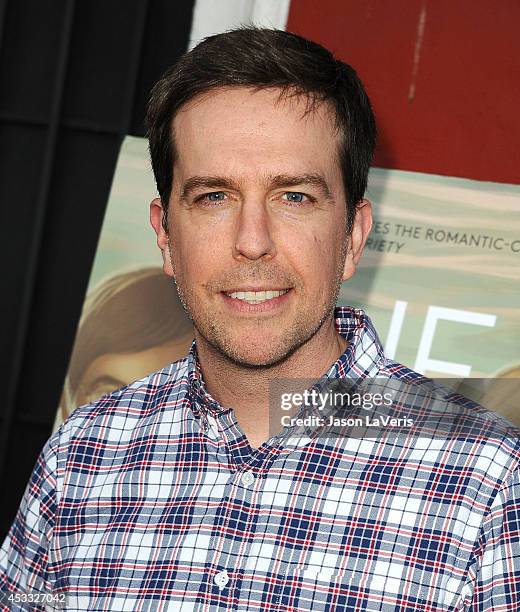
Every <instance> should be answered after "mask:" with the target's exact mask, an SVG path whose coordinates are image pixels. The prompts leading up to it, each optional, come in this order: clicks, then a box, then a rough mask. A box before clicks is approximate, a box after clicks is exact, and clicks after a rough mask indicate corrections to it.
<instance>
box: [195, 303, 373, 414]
mask: <svg viewBox="0 0 520 612" xmlns="http://www.w3.org/2000/svg"><path fill="white" fill-rule="evenodd" d="M334 323H335V326H336V330H337V331H338V333H339V334H341V335H342V336H343V338H345V340H347V342H348V345H347V348H346V349H345V351H344V352H343V353H342V354H341V355H340V356H339V357H338V359H337V360H336V361H335V362H334V363H333V364H332V365H331V367H330V368H329V370H328V371H327V373H326V374H325V375H324V376H323V377H322V379H321V380H322V381H324V382H326V381H327V380H328V379H334V378H350V379H354V380H356V381H358V380H361V379H364V378H367V377H373V376H375V375H376V374H377V372H378V371H379V370H380V369H381V367H382V366H383V363H384V360H385V356H384V351H383V347H382V345H381V341H380V340H379V337H378V335H377V332H376V330H375V328H374V326H373V324H372V321H371V320H370V318H369V317H368V315H367V314H366V313H365V312H364V311H363V310H361V309H359V308H352V307H350V306H338V307H336V308H335V309H334ZM188 382H189V389H190V393H191V395H192V397H194V398H195V399H196V400H197V402H196V403H197V404H198V407H197V406H193V410H194V412H195V414H198V411H199V409H201V410H203V411H207V412H209V413H210V414H212V415H213V416H215V417H216V416H218V415H222V414H224V413H226V412H229V411H230V410H231V408H224V407H222V406H221V405H220V404H219V402H217V400H215V399H214V398H213V397H212V396H211V395H210V394H209V393H208V391H207V389H206V385H205V383H204V378H203V376H202V371H201V367H200V362H199V359H198V355H197V345H196V342H195V340H194V341H193V343H192V345H191V348H190V351H189V354H188ZM324 382H322V384H324ZM320 386H321V385H320Z"/></svg>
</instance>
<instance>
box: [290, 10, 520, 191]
mask: <svg viewBox="0 0 520 612" xmlns="http://www.w3.org/2000/svg"><path fill="white" fill-rule="evenodd" d="M421 12H422V13H423V18H424V35H423V38H422V45H421V46H420V57H419V62H418V63H417V66H416V70H417V73H416V79H415V97H414V98H413V99H412V100H409V92H410V84H411V81H412V75H413V68H414V55H415V49H416V44H417V37H418V25H419V21H420V16H421ZM287 30H290V31H293V32H296V33H298V34H301V35H303V36H306V37H308V38H311V39H312V40H315V41H316V42H319V43H321V44H323V45H325V46H326V47H328V48H329V49H331V50H332V51H333V52H334V53H335V54H336V55H337V56H338V57H340V58H341V59H342V60H344V61H346V62H348V63H349V64H352V66H353V67H354V68H355V69H356V70H357V72H358V73H359V75H360V77H361V78H362V80H363V82H364V84H365V86H366V89H367V91H368V94H369V96H370V98H371V100H372V103H373V106H374V110H375V112H376V117H377V123H378V129H379V132H380V137H379V145H378V150H377V154H376V160H375V165H376V166H380V167H386V168H399V169H402V170H414V171H419V172H428V173H434V174H445V175H450V176H461V177H468V178H474V179H480V180H490V181H499V182H506V183H520V153H519V149H520V2H519V1H518V0H471V1H469V0H429V1H427V0H392V2H385V1H384V0H379V1H372V2H370V1H368V0H364V1H359V0H358V1H357V2H355V1H353V0H320V1H319V2H318V1H316V0H292V2H291V9H290V14H289V20H288V24H287Z"/></svg>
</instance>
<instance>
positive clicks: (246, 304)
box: [152, 87, 355, 366]
mask: <svg viewBox="0 0 520 612" xmlns="http://www.w3.org/2000/svg"><path fill="white" fill-rule="evenodd" d="M306 102H307V101H306V99H305V98H302V97H299V96H298V97H296V96H295V97H290V98H284V99H282V100H280V99H279V91H278V90H260V91H256V92H255V91H254V90H252V89H249V88H242V87H240V88H225V89H218V90H216V91H213V92H210V93H207V94H205V95H203V96H200V97H198V98H196V99H195V100H193V101H191V102H189V103H188V104H186V105H185V106H184V107H183V108H182V109H181V110H180V111H179V112H178V113H177V115H176V117H175V119H174V122H173V131H174V138H175V147H176V151H177V159H176V161H175V164H174V169H173V176H174V180H173V185H172V192H171V197H170V201H169V210H168V229H169V236H167V235H166V234H165V233H164V232H162V231H161V228H160V224H159V223H158V219H159V206H158V204H157V202H156V203H155V218H154V207H153V203H152V223H153V225H154V227H155V229H156V231H157V232H158V242H159V245H160V246H161V248H162V251H163V258H164V268H165V271H166V273H167V274H169V275H171V276H173V277H174V278H175V281H176V284H177V287H178V290H179V295H180V297H181V300H182V301H183V303H184V305H185V308H186V309H187V311H188V313H189V315H190V317H191V319H192V320H193V322H194V325H195V328H196V330H197V332H198V335H199V338H197V340H198V341H206V342H208V343H209V344H210V345H211V346H213V347H214V348H216V349H217V350H218V351H219V352H220V353H221V354H224V355H226V356H227V357H228V358H229V359H231V360H232V361H234V362H236V363H240V364H242V365H249V366H258V365H270V364H273V363H276V362H278V361H280V360H282V359H283V358H284V357H286V356H287V355H288V354H290V353H291V352H293V351H294V350H295V349H297V348H298V347H300V346H301V345H302V344H304V343H305V342H306V341H307V340H309V339H310V338H311V337H313V336H314V334H316V332H317V331H318V330H319V329H320V328H321V327H322V326H323V324H324V323H325V322H326V321H329V323H330V320H331V315H332V311H333V308H334V305H335V302H336V299H337V295H338V291H339V287H340V284H341V280H342V278H348V277H350V276H351V275H352V274H353V272H354V265H355V262H354V261H353V257H352V256H350V255H349V256H347V258H346V253H347V250H349V249H348V246H349V245H348V236H347V234H346V202H345V193H344V188H343V182H342V176H341V170H340V167H339V165H338V139H339V136H338V135H337V134H336V132H335V130H334V125H333V115H332V113H331V111H330V109H329V107H328V106H327V105H324V104H322V105H319V106H318V107H317V109H316V110H315V111H313V112H310V113H307V114H305V110H306ZM168 251H169V252H168ZM264 292H267V293H264ZM272 292H275V293H272Z"/></svg>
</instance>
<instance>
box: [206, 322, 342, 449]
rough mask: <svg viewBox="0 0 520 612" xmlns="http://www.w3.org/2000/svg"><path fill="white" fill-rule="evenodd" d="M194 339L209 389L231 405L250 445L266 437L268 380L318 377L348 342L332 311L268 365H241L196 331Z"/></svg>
mask: <svg viewBox="0 0 520 612" xmlns="http://www.w3.org/2000/svg"><path fill="white" fill-rule="evenodd" d="M195 339H196V341H197V353H198V357H199V363H200V366H201V370H202V374H203V377H204V382H205V384H206V388H207V390H208V392H209V393H210V395H211V396H212V397H213V398H214V399H216V400H217V401H218V402H219V403H220V404H221V405H222V406H225V407H231V408H233V410H234V412H235V415H236V418H237V421H238V423H239V425H240V427H241V429H242V431H243V432H244V433H245V435H246V436H247V438H248V440H249V443H250V445H251V446H252V447H253V448H255V447H257V446H260V444H262V442H264V441H265V440H266V439H267V438H268V437H269V382H270V381H273V380H277V379H281V378H296V379H300V378H301V379H306V378H307V379H313V380H314V379H317V378H319V377H320V376H323V375H324V374H325V373H326V372H327V371H328V369H329V368H330V366H331V365H332V364H333V363H334V362H335V361H336V360H337V359H338V357H339V356H340V355H341V354H342V353H343V352H344V351H345V349H346V347H347V344H348V343H347V341H346V340H345V339H344V338H343V337H342V336H341V335H340V334H338V332H337V331H336V329H335V326H334V319H333V315H332V314H331V316H330V317H329V318H328V319H327V320H326V321H325V322H324V324H323V325H322V326H321V327H320V329H319V330H318V331H317V332H316V333H315V334H314V335H313V336H312V337H311V338H310V339H309V340H307V342H305V343H304V344H303V345H302V346H300V347H299V348H298V349H296V350H295V351H294V352H293V353H291V354H290V355H289V356H287V358H286V359H284V360H283V361H280V362H278V363H276V364H274V365H271V366H258V367H247V366H243V365H240V364H238V363H236V362H234V361H231V360H230V359H229V358H228V357H226V356H225V355H223V354H222V353H221V352H220V351H218V350H217V349H215V348H214V347H213V346H212V345H210V344H209V343H208V342H207V341H206V340H205V338H203V337H202V336H200V334H199V333H198V332H197V330H195ZM302 390H303V389H302Z"/></svg>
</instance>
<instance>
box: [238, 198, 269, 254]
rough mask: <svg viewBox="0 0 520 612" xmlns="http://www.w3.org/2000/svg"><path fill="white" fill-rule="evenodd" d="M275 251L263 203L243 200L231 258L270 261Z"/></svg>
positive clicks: (255, 199) (251, 199)
mask: <svg viewBox="0 0 520 612" xmlns="http://www.w3.org/2000/svg"><path fill="white" fill-rule="evenodd" d="M275 254H276V249H275V245H274V241H273V237H272V227H271V222H270V218H269V213H268V210H267V208H266V206H265V202H264V201H263V200H262V199H261V198H249V199H247V200H245V201H244V202H243V204H242V207H241V209H240V213H239V216H238V219H237V222H236V226H235V236H234V246H233V256H234V258H235V259H237V260H239V261H240V260H244V259H249V260H256V259H261V258H264V259H272V258H273V257H274V256H275Z"/></svg>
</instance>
